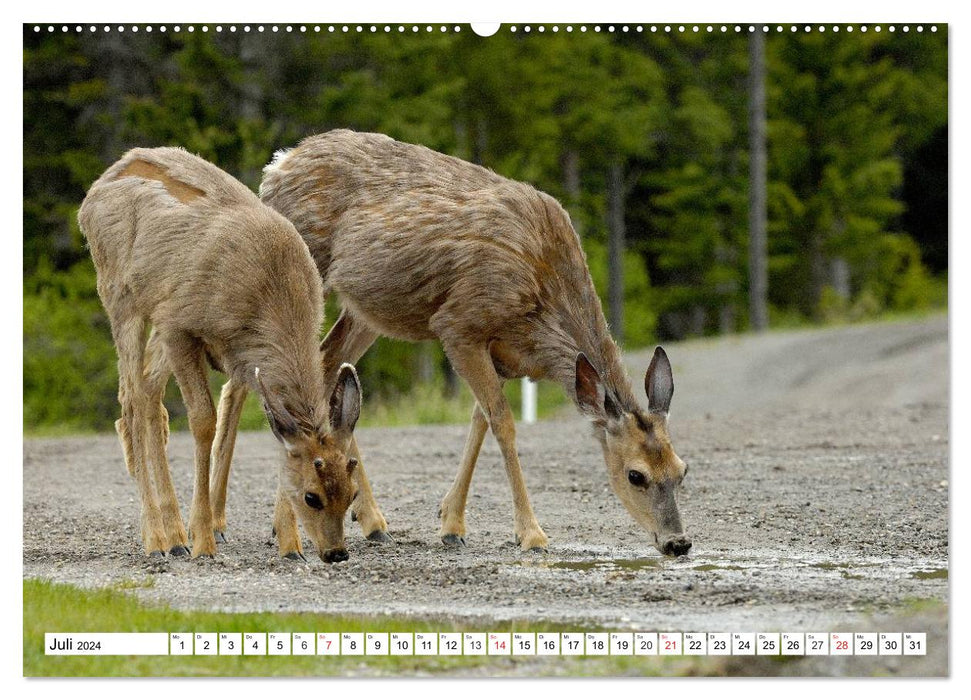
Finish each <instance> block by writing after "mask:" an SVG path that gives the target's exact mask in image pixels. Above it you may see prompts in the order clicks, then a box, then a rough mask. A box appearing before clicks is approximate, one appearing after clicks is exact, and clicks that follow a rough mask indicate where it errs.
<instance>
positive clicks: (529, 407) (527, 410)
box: [523, 377, 536, 423]
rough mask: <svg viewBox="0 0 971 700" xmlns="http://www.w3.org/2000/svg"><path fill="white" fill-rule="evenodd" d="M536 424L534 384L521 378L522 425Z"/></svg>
mask: <svg viewBox="0 0 971 700" xmlns="http://www.w3.org/2000/svg"><path fill="white" fill-rule="evenodd" d="M535 422H536V382H534V381H531V380H530V378H529V377H523V423H535Z"/></svg>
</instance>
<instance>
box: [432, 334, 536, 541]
mask: <svg viewBox="0 0 971 700" xmlns="http://www.w3.org/2000/svg"><path fill="white" fill-rule="evenodd" d="M445 352H446V354H448V357H449V359H450V360H451V362H452V365H453V366H454V367H455V371H456V372H458V373H459V375H461V376H462V378H463V379H465V381H467V382H468V383H469V387H470V388H471V389H472V393H473V394H475V398H476V400H477V401H478V403H479V405H480V406H481V407H482V409H483V412H484V413H485V415H486V418H487V420H488V421H489V426H490V427H491V428H492V434H493V435H495V437H496V441H497V442H498V443H499V449H500V450H501V451H502V458H503V462H504V463H505V466H506V476H507V477H508V479H509V486H510V488H511V489H512V501H513V508H514V509H515V514H514V528H515V533H516V540H517V542H518V544H519V545H520V546H521V547H522V549H523V551H528V550H545V549H546V545H547V543H548V541H549V540H548V539H547V537H546V533H544V532H543V530H542V528H540V526H539V523H538V522H537V521H536V515H535V514H534V513H533V507H532V505H531V504H530V502H529V494H528V493H527V492H526V482H525V480H524V479H523V470H522V467H521V466H520V464H519V455H518V453H517V452H516V425H515V421H514V420H513V414H512V410H511V409H510V408H509V402H508V401H506V397H505V396H504V395H503V393H502V380H501V379H500V378H499V375H498V374H497V373H496V368H495V365H494V364H493V361H492V357H491V356H490V354H489V351H488V349H487V348H486V347H481V346H449V345H446V346H445ZM460 477H461V475H460Z"/></svg>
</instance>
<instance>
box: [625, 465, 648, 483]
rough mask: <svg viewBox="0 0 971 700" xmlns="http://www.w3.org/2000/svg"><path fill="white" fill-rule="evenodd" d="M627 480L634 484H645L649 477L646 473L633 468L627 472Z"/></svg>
mask: <svg viewBox="0 0 971 700" xmlns="http://www.w3.org/2000/svg"><path fill="white" fill-rule="evenodd" d="M627 480H628V481H629V482H630V483H631V484H633V485H634V486H643V485H644V483H645V482H646V481H647V479H645V478H644V473H643V472H639V471H637V470H636V469H631V470H630V471H629V472H627Z"/></svg>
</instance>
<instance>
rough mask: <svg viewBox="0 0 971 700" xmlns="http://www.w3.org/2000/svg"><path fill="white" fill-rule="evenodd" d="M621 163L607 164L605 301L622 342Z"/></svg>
mask: <svg viewBox="0 0 971 700" xmlns="http://www.w3.org/2000/svg"><path fill="white" fill-rule="evenodd" d="M624 236H625V230H624V166H623V163H621V161H620V160H615V161H614V162H613V163H611V164H610V168H609V170H608V173H607V278H608V285H607V305H608V311H609V315H610V318H609V321H610V328H611V330H612V331H613V336H614V340H616V341H617V343H618V344H623V342H624Z"/></svg>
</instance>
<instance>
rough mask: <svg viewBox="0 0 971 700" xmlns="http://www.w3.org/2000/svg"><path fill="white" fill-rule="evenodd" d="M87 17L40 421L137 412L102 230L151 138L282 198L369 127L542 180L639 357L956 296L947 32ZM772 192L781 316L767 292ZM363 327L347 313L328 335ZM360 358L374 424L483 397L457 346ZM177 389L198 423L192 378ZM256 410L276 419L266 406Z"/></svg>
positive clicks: (28, 263)
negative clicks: (284, 188) (102, 255)
mask: <svg viewBox="0 0 971 700" xmlns="http://www.w3.org/2000/svg"><path fill="white" fill-rule="evenodd" d="M67 29H68V31H62V30H61V27H59V26H58V27H56V28H55V31H53V32H49V31H47V26H43V27H41V28H40V30H39V31H35V28H34V26H33V25H25V26H24V29H23V60H24V103H23V106H24V152H23V157H24V166H23V168H24V170H23V179H24V209H23V303H24V308H23V311H24V318H23V327H24V330H23V342H24V347H23V349H24V367H23V372H24V430H25V432H29V433H38V432H40V433H49V432H65V431H66V432H72V431H90V430H110V429H111V428H112V424H113V422H114V420H115V418H116V417H117V413H118V407H117V401H116V398H115V396H116V392H117V371H116V367H115V362H116V358H115V354H114V348H113V346H112V342H111V336H110V330H109V327H108V323H107V319H106V317H105V315H104V313H103V311H102V309H101V305H100V302H99V300H98V297H97V293H96V290H95V274H94V268H93V265H92V263H91V260H90V257H89V255H88V253H87V250H86V249H85V245H84V241H83V238H82V237H81V234H80V231H79V229H78V224H77V219H76V216H77V210H78V207H79V206H80V204H81V201H82V200H83V198H84V195H85V192H86V190H87V188H88V187H89V186H90V184H91V183H92V182H93V181H94V180H95V179H97V177H98V176H99V175H100V174H101V172H102V171H103V170H104V169H105V168H106V167H107V166H108V165H110V164H111V163H112V162H114V161H115V160H117V159H118V158H119V157H120V156H121V155H122V154H123V153H124V152H125V151H126V150H127V149H129V148H131V147H134V146H162V145H177V146H182V147H184V148H186V149H188V150H189V151H191V152H193V153H196V154H199V155H200V156H202V157H204V158H207V159H209V160H211V161H212V162H214V163H216V164H217V165H218V166H220V167H221V168H223V169H224V170H226V171H227V172H229V173H230V174H232V175H234V176H236V177H238V178H239V179H241V180H242V181H243V182H244V183H246V184H247V185H248V186H249V187H251V188H252V189H253V190H254V191H255V190H256V189H257V188H258V186H259V180H260V176H261V171H262V168H263V166H264V165H265V164H266V163H267V162H268V161H269V160H270V158H271V157H272V154H273V153H274V152H275V151H276V150H278V149H280V148H286V147H291V146H293V145H295V144H296V143H297V142H298V141H299V140H300V139H302V138H304V137H305V136H308V135H311V134H315V133H320V132H323V131H326V130H328V129H333V128H338V127H340V128H352V129H357V130H361V131H376V132H382V133H385V134H388V135H390V136H392V137H394V138H397V139H400V140H403V141H408V142H411V143H418V144H423V145H425V146H428V147H430V148H433V149H435V150H438V151H441V152H443V153H447V154H450V155H454V156H457V157H459V158H464V159H467V160H469V161H472V162H475V163H479V164H481V165H483V166H486V167H488V168H491V169H492V170H494V171H496V172H497V173H499V174H501V175H503V176H506V177H509V178H513V179H516V180H523V181H526V182H529V183H531V184H533V185H534V186H536V187H537V188H539V189H541V190H543V191H546V192H548V193H549V194H551V195H553V196H554V197H556V198H557V199H559V200H560V202H562V203H563V205H564V206H565V207H566V208H567V209H568V211H569V212H570V216H571V218H572V220H573V223H574V226H575V228H576V230H577V232H578V234H579V236H580V238H581V241H582V244H583V247H584V250H585V252H586V255H587V258H588V262H589V266H590V270H591V273H592V275H593V278H594V282H595V284H596V286H597V289H598V292H599V293H600V296H601V300H602V302H603V304H604V309H605V313H606V314H607V317H608V320H609V321H610V324H611V327H612V329H613V332H614V334H615V337H616V338H617V339H618V341H619V342H620V343H621V345H622V346H623V347H624V348H625V349H632V348H638V347H643V346H645V345H648V344H650V343H654V342H658V341H666V340H680V339H685V338H691V337H699V336H708V335H719V334H730V333H742V332H749V331H753V330H762V327H763V326H765V325H767V327H768V329H770V330H771V329H777V328H788V327H793V326H799V325H803V324H814V323H845V322H855V321H861V320H867V319H874V318H881V317H884V316H887V315H894V314H906V313H922V312H926V311H929V310H934V309H945V308H946V304H947V272H948V53H947V42H948V36H947V35H948V32H947V27H946V26H945V25H938V26H935V27H934V31H931V28H930V26H927V27H924V28H923V31H921V32H918V31H916V28H915V27H911V28H909V30H908V31H907V32H904V31H902V28H900V27H898V28H896V31H893V32H891V31H890V28H889V27H888V26H887V25H883V26H881V27H880V30H881V31H877V27H869V28H867V29H868V31H864V28H863V27H861V26H859V25H854V26H852V27H851V26H842V27H841V29H842V31H833V28H832V26H827V30H826V31H819V30H818V28H815V27H814V28H812V31H806V29H808V28H804V27H802V26H799V27H793V26H790V25H782V26H781V27H777V26H776V25H772V26H771V27H769V31H768V32H766V33H765V34H764V41H763V42H762V53H761V54H760V56H759V58H758V59H756V58H754V56H755V54H754V53H753V50H752V42H753V38H752V36H751V35H750V33H749V32H748V31H747V29H748V28H747V27H744V28H742V29H743V30H742V31H739V32H736V31H735V27H734V26H731V27H728V28H727V31H724V32H723V31H721V27H720V26H717V27H714V28H713V30H712V31H707V29H706V28H705V27H701V29H700V31H697V32H696V31H685V32H671V33H668V32H664V31H656V32H651V31H649V29H648V27H643V28H642V31H638V30H637V28H636V27H635V26H630V27H629V29H628V30H627V31H624V30H622V29H621V27H615V28H614V31H609V30H608V28H607V26H606V25H604V26H603V27H599V28H595V27H594V25H590V26H589V27H587V28H586V30H585V31H581V28H580V27H579V26H577V27H574V28H572V31H570V32H568V31H567V30H566V27H565V26H564V27H557V28H556V31H554V30H553V27H552V26H549V25H548V26H544V27H543V28H542V29H543V31H540V28H539V27H537V26H533V27H530V30H531V31H528V32H527V31H525V29H526V28H525V27H516V28H513V27H510V26H508V25H504V26H503V27H502V29H501V30H500V31H499V32H498V33H497V34H496V35H495V36H492V37H488V38H483V37H479V36H476V35H475V34H474V33H473V32H472V31H471V30H470V29H469V27H468V25H461V26H460V27H459V29H460V31H455V28H454V27H453V26H451V25H450V26H448V27H447V28H445V27H440V26H439V25H435V26H433V27H426V26H424V25H422V26H420V27H417V28H415V29H413V28H412V27H411V26H410V25H409V26H408V27H405V30H406V31H404V32H399V31H397V30H398V27H397V26H394V27H389V29H390V31H387V32H386V31H385V29H384V26H383V25H379V26H377V27H375V30H376V31H373V32H372V31H371V27H370V26H365V27H361V28H360V31H359V30H358V27H357V26H351V27H348V29H347V31H344V30H343V27H341V26H337V27H335V28H334V30H333V31H331V30H330V27H329V26H328V25H322V26H319V31H318V25H306V26H303V25H293V26H292V27H290V31H288V30H287V27H286V26H280V27H277V28H276V30H274V29H273V28H272V26H271V25H266V26H265V27H264V28H263V29H262V30H260V28H258V27H257V25H253V26H252V27H251V28H250V31H246V30H245V29H244V27H243V26H242V25H238V26H235V27H232V28H231V27H230V25H226V26H220V27H218V28H217V27H216V26H215V25H210V26H207V27H203V26H201V25H196V26H192V27H190V26H188V25H183V26H181V27H180V28H179V31H175V27H174V26H171V25H169V26H167V27H166V30H165V31H164V32H163V31H161V27H158V26H154V27H151V28H150V27H148V26H145V25H139V26H137V27H133V26H129V25H126V27H125V31H118V30H117V27H115V26H112V28H111V31H108V32H106V31H104V27H103V26H101V25H99V26H97V27H95V28H94V29H95V31H91V30H90V28H89V27H88V26H87V25H86V26H84V27H81V31H76V29H75V27H74V26H71V27H69V28H67ZM190 30H191V31H190ZM755 70H758V71H759V72H758V73H753V71H755ZM753 75H755V76H758V78H759V80H758V81H753V80H752V76H753ZM756 82H757V83H758V84H759V85H760V86H761V89H762V90H764V125H765V129H764V143H763V144H762V147H763V148H764V153H765V177H764V182H762V183H761V185H759V184H758V183H756V182H755V181H754V180H753V179H752V177H751V172H752V170H751V168H750V165H751V163H750V161H751V158H752V148H753V146H752V144H753V143H755V142H757V141H759V139H753V138H751V137H752V136H753V134H752V133H750V129H751V127H750V124H751V123H752V121H751V117H752V114H751V110H752V105H753V100H752V97H753V85H755V84H756ZM756 186H760V187H761V188H762V190H761V192H762V196H763V197H764V202H765V205H764V207H765V223H766V225H765V246H764V259H765V268H766V271H767V276H766V284H765V285H764V294H763V296H764V299H763V302H764V307H765V309H766V312H767V317H766V319H765V321H766V322H765V323H757V322H755V319H753V318H752V312H751V309H752V308H753V306H752V299H751V298H750V297H751V291H752V288H753V286H752V279H750V275H751V268H750V252H749V249H750V242H751V241H750V230H751V226H750V200H751V195H752V192H753V190H752V188H753V187H756ZM337 311H338V309H337V307H336V306H335V302H334V301H333V300H331V303H330V304H329V305H328V309H327V323H332V322H333V321H334V320H335V319H336V317H337ZM324 330H326V325H325V329H324ZM359 370H360V374H361V378H362V382H363V384H364V391H365V397H366V401H367V402H368V403H367V404H366V409H365V418H367V417H368V411H371V414H370V419H371V420H372V421H374V422H382V421H384V422H395V421H400V420H402V419H401V418H396V417H395V415H394V411H393V410H389V409H387V406H405V405H412V406H413V405H415V404H422V403H425V402H427V403H428V404H429V405H437V403H436V402H437V401H439V399H440V398H441V397H442V396H445V397H448V396H450V395H453V394H454V393H455V392H456V391H457V389H456V388H455V386H454V384H455V381H456V380H455V377H454V375H453V374H452V373H451V372H450V370H449V368H448V366H447V363H446V362H445V360H444V356H443V354H442V353H441V351H440V349H439V348H438V347H437V346H436V345H435V344H433V343H425V344H409V343H404V342H399V341H392V340H387V339H382V340H380V341H379V342H378V343H377V344H376V345H375V346H374V347H373V348H372V349H371V350H370V351H369V352H368V354H367V355H365V357H364V358H362V360H361V362H360V365H359ZM213 381H214V386H217V385H218V377H214V379H213ZM554 390H556V391H558V390H557V389H555V388H554ZM543 396H548V395H543V394H541V398H542V397H543ZM170 398H171V401H169V399H167V405H169V404H170V405H169V409H170V413H171V414H172V416H173V418H175V419H176V421H178V419H179V418H180V416H182V415H183V414H184V409H183V408H182V405H181V402H180V401H179V399H178V393H177V391H175V390H174V388H172V387H170ZM548 400H549V402H551V403H556V401H557V399H556V397H552V398H549V399H548ZM541 406H542V404H541ZM383 407H384V408H383ZM470 409H471V404H470V403H466V404H464V405H463V408H462V412H461V414H460V415H459V416H458V418H457V420H459V421H464V420H465V418H466V417H467V415H468V411H469V410H470ZM247 415H248V416H249V418H248V419H247V420H246V422H244V427H257V426H258V425H259V423H260V421H261V416H260V414H259V411H258V408H255V407H254V409H253V410H252V411H250V412H249V413H248V414H247ZM450 417H451V416H450V414H448V412H447V411H445V412H435V411H432V412H429V413H425V414H420V415H416V416H415V415H413V416H411V417H410V418H406V419H404V420H410V419H413V420H418V421H428V420H444V419H449V418H450ZM183 420H184V419H183ZM176 425H177V426H178V422H176Z"/></svg>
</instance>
